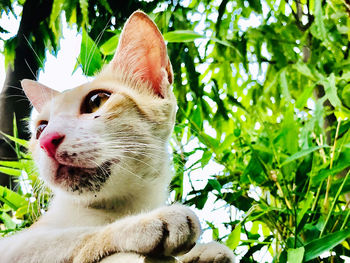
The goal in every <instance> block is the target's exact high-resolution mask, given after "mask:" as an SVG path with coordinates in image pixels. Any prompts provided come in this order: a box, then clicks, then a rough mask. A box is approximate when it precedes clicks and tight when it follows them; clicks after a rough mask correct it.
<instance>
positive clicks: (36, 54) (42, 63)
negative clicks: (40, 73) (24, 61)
mask: <svg viewBox="0 0 350 263" xmlns="http://www.w3.org/2000/svg"><path fill="white" fill-rule="evenodd" d="M23 37H24V39H25V40H26V42H27V44H28V46H29V47H30V49H31V50H32V51H33V53H34V55H35V56H36V58H37V59H38V61H39V62H40V65H41V68H44V61H43V60H42V59H41V58H40V57H39V55H38V53H37V52H36V51H35V49H34V48H33V46H32V44H31V43H30V42H29V40H28V38H27V37H26V36H25V35H23ZM29 68H30V67H29ZM30 70H31V69H30ZM33 76H34V78H35V79H36V76H35V75H34V74H33Z"/></svg>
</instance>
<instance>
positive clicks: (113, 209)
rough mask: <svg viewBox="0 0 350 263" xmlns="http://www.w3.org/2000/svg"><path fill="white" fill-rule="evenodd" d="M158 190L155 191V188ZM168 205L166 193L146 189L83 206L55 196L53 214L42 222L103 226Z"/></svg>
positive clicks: (51, 208)
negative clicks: (127, 216) (166, 203)
mask: <svg viewBox="0 0 350 263" xmlns="http://www.w3.org/2000/svg"><path fill="white" fill-rule="evenodd" d="M153 188H154V187H153ZM165 201H166V191H164V189H159V188H157V189H156V188H154V189H146V188H145V189H143V191H142V193H135V194H134V195H132V194H131V195H130V196H128V197H124V198H120V199H118V198H115V199H113V200H100V201H98V202H91V203H90V204H87V203H86V202H80V201H78V200H75V199H72V198H69V197H68V196H63V195H61V196H60V195H58V196H55V197H54V198H53V200H52V202H51V206H50V209H49V211H48V212H47V213H46V214H45V215H44V216H43V217H42V218H41V219H40V221H41V223H42V224H44V225H45V226H47V227H54V228H56V227H58V228H61V227H72V226H99V225H105V224H108V223H111V222H113V221H115V220H117V219H119V218H122V217H125V216H126V215H132V214H137V213H140V212H144V211H149V210H152V209H154V208H156V207H159V206H162V205H164V204H165Z"/></svg>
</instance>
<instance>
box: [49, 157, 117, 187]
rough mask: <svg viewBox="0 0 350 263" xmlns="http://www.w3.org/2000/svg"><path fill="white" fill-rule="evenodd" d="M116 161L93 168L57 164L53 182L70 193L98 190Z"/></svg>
mask: <svg viewBox="0 0 350 263" xmlns="http://www.w3.org/2000/svg"><path fill="white" fill-rule="evenodd" d="M115 163H116V161H107V162H104V163H103V164H102V165H99V166H97V167H95V168H86V167H77V166H70V165H63V164H58V167H57V170H56V173H55V175H54V184H55V185H56V186H59V187H60V188H63V189H64V190H65V191H67V192H71V193H77V194H82V193H87V192H99V191H100V189H101V187H102V186H103V184H104V183H105V182H106V181H107V180H108V178H109V177H110V175H111V166H112V165H113V164H115Z"/></svg>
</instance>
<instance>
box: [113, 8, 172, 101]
mask: <svg viewBox="0 0 350 263" xmlns="http://www.w3.org/2000/svg"><path fill="white" fill-rule="evenodd" d="M112 63H113V64H114V65H115V66H116V67H118V68H122V69H126V71H127V72H131V73H133V74H134V75H135V76H136V78H139V79H141V80H143V81H146V82H149V83H150V84H151V85H152V88H153V90H154V92H155V93H156V94H158V95H160V96H163V92H162V84H163V83H164V80H167V81H168V82H169V84H171V82H172V72H171V66H170V62H169V58H168V55H167V52H166V46H165V42H164V39H163V37H162V35H161V33H160V32H159V30H158V28H157V26H156V25H155V24H154V23H153V21H152V20H151V19H150V18H149V17H148V16H147V15H146V14H144V13H143V12H140V11H137V12H135V13H134V14H132V15H131V17H130V18H129V20H128V21H127V23H126V25H125V26H124V29H123V32H122V34H121V37H120V40H119V45H118V49H117V52H116V54H115V56H114V58H113V60H112ZM166 74H167V75H166Z"/></svg>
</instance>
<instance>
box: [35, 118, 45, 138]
mask: <svg viewBox="0 0 350 263" xmlns="http://www.w3.org/2000/svg"><path fill="white" fill-rule="evenodd" d="M47 124H48V122H47V121H41V122H40V124H39V125H38V127H37V128H36V135H35V137H36V139H39V137H40V135H41V133H42V132H43V131H44V129H45V128H46V126H47Z"/></svg>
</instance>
